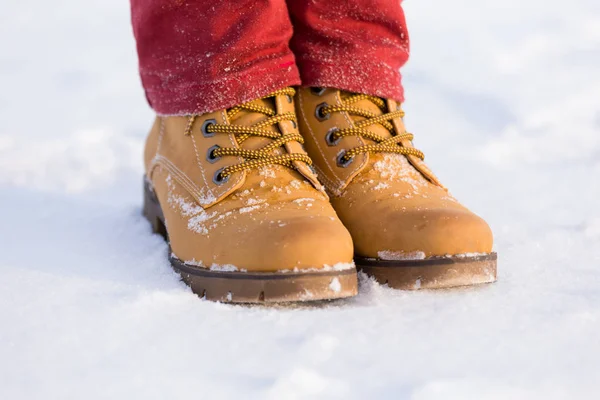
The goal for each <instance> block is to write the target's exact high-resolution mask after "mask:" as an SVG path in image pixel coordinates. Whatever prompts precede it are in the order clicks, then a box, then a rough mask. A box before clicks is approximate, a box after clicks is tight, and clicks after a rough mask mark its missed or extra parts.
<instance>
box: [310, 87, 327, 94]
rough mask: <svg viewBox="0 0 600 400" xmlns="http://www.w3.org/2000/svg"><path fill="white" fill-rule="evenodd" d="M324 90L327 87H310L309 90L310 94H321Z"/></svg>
mask: <svg viewBox="0 0 600 400" xmlns="http://www.w3.org/2000/svg"><path fill="white" fill-rule="evenodd" d="M325 90H327V89H326V88H322V87H311V88H310V92H311V93H312V94H314V95H315V96H323V93H325Z"/></svg>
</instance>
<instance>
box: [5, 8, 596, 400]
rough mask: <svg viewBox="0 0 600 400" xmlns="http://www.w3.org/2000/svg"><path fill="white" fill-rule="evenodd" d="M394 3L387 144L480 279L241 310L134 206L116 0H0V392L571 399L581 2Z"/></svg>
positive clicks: (578, 376)
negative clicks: (460, 226) (418, 180)
mask: <svg viewBox="0 0 600 400" xmlns="http://www.w3.org/2000/svg"><path fill="white" fill-rule="evenodd" d="M405 6H406V11H407V17H408V20H409V21H408V22H409V27H410V31H411V34H412V60H411V62H410V64H409V65H408V66H407V68H406V69H405V70H404V75H405V83H406V93H407V98H408V102H407V104H406V105H405V111H406V113H407V117H406V122H407V125H408V128H409V131H411V132H413V133H414V134H415V138H416V139H415V140H416V142H415V146H416V147H417V148H419V149H422V150H423V151H424V152H425V155H426V161H427V163H428V164H429V165H430V166H431V167H432V168H433V170H434V171H435V172H436V173H437V174H438V175H439V177H440V179H441V180H442V182H444V184H446V185H447V186H448V187H449V188H450V189H451V191H452V193H453V194H454V195H455V196H456V197H457V198H458V199H459V200H461V201H463V202H465V204H466V205H467V206H469V207H471V208H472V209H473V210H475V211H476V212H478V213H479V214H481V215H483V216H485V217H486V219H487V220H488V221H489V222H490V223H491V225H492V228H493V230H494V233H495V236H496V250H497V251H498V254H499V281H498V282H497V283H496V284H494V285H487V286H483V287H476V288H466V289H458V290H443V291H434V292H431V291H421V292H402V291H394V290H392V289H389V288H386V287H383V286H380V285H377V284H375V283H374V282H372V281H370V280H368V279H365V278H364V277H362V278H361V286H360V294H359V295H358V296H357V297H356V298H353V299H348V300H342V301H335V302H332V303H327V302H325V303H322V302H320V303H317V304H314V305H307V304H300V305H292V306H285V307H283V306H278V307H262V306H256V307H244V306H232V305H225V304H218V303H212V302H208V301H205V300H202V299H199V298H198V297H196V296H194V295H193V294H191V293H190V291H189V290H188V289H187V288H186V286H185V285H184V284H183V283H181V282H180V281H179V280H178V277H177V276H176V275H175V274H174V273H173V272H172V271H171V269H170V268H169V263H168V261H167V254H168V249H167V245H166V244H165V243H164V242H163V240H162V238H160V237H159V236H158V235H152V234H151V230H150V226H149V224H148V223H147V222H146V221H145V220H144V219H143V218H142V217H141V215H140V213H141V206H140V205H141V199H142V192H141V188H142V178H141V176H142V165H141V158H142V154H141V148H142V144H143V140H144V136H145V134H146V131H147V130H148V129H149V128H150V125H151V123H152V117H153V115H152V113H151V112H150V110H149V109H148V108H147V106H146V104H145V103H144V96H143V93H142V90H141V88H140V83H139V79H138V77H137V71H136V66H137V65H136V64H137V62H136V59H135V54H134V43H133V39H132V37H131V36H132V35H131V28H130V26H129V14H128V8H129V5H128V4H127V2H126V1H121V0H90V1H86V2H80V1H79V2H78V1H75V0H56V1H53V2H43V1H40V0H37V1H33V2H19V1H15V0H8V2H5V3H3V12H2V13H0V37H1V38H2V39H0V88H1V89H2V90H0V121H1V124H0V206H2V210H3V211H4V212H3V214H2V224H0V250H2V251H1V255H0V276H1V277H2V279H0V398H3V399H19V400H20V399H37V398H44V399H66V398H86V399H105V398H118V399H121V398H143V399H164V398H173V399H181V398H193V397H198V396H203V397H211V398H215V399H227V398H240V397H241V398H246V399H257V398H267V399H306V398H310V399H364V398H377V399H379V398H387V399H416V400H423V399H445V400H446V399H528V400H529V399H572V398H595V397H596V395H597V393H598V392H599V391H600V362H599V359H600V339H599V336H598V332H600V208H599V207H598V200H597V199H598V197H600V135H599V134H598V133H599V132H600V105H599V104H600V103H599V101H598V98H599V94H600V79H598V70H599V69H600V3H598V2H597V0H572V1H570V2H559V1H558V0H544V1H542V0H527V1H519V0H505V1H502V2H491V1H477V0H455V1H453V2H443V1H439V0H408V1H406V2H405ZM49 16H51V18H49ZM307 296H310V293H307Z"/></svg>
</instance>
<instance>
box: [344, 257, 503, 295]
mask: <svg viewBox="0 0 600 400" xmlns="http://www.w3.org/2000/svg"><path fill="white" fill-rule="evenodd" d="M497 260H498V256H497V254H496V253H490V254H485V255H479V256H473V257H432V258H428V259H425V260H393V261H391V260H380V259H375V258H366V257H359V256H355V257H354V261H355V263H356V267H357V268H358V269H359V270H361V271H363V272H365V273H366V274H367V275H369V276H372V277H373V278H375V280H376V281H377V282H379V283H381V284H387V285H388V286H389V287H391V288H394V289H402V290H418V289H443V288H451V287H458V286H471V285H479V284H483V283H492V282H495V281H496V273H497Z"/></svg>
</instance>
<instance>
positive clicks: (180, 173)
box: [145, 96, 353, 272]
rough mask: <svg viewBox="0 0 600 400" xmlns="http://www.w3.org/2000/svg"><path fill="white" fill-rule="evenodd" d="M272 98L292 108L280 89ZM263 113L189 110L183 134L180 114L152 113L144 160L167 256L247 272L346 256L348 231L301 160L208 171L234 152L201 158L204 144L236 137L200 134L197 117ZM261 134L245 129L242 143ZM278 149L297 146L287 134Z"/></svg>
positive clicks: (317, 264)
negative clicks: (194, 113)
mask: <svg viewBox="0 0 600 400" xmlns="http://www.w3.org/2000/svg"><path fill="white" fill-rule="evenodd" d="M261 101H262V100H257V102H261ZM274 106H275V107H277V110H278V112H284V111H285V110H291V111H294V105H293V102H292V101H290V100H289V99H286V98H285V96H278V98H277V99H276V101H275V105H274ZM263 117H264V116H261V115H260V114H257V113H240V115H239V116H236V118H235V120H234V121H228V120H227V114H226V113H225V112H224V111H219V112H214V113H208V114H204V115H201V116H199V117H197V118H196V120H195V121H194V125H193V127H192V133H191V135H188V136H186V135H185V134H184V132H185V131H186V127H187V124H188V118H186V117H158V118H157V119H156V121H155V123H154V126H153V128H152V130H151V132H150V135H149V137H148V140H147V143H146V149H145V165H146V171H147V178H148V179H149V180H150V182H151V183H152V186H153V188H154V190H155V193H156V195H157V197H158V200H159V203H160V205H161V208H162V210H163V214H164V216H165V220H166V227H167V232H168V235H169V240H170V245H171V249H172V252H173V254H174V256H175V257H177V258H178V259H180V260H182V261H184V262H187V263H188V264H192V265H198V266H203V267H207V268H210V267H211V266H212V267H213V269H230V270H239V271H254V272H274V271H281V270H294V269H298V270H309V269H310V270H312V269H315V270H322V269H324V268H327V266H334V265H335V264H338V263H351V262H352V256H353V245H352V239H351V237H350V234H349V233H348V231H347V230H346V229H345V228H344V226H343V225H342V223H341V222H340V220H339V219H338V218H337V215H336V213H335V211H334V210H333V208H332V206H331V204H330V203H329V201H328V197H327V195H326V194H325V192H324V191H323V189H322V186H321V184H320V183H319V182H318V180H317V179H316V176H315V175H314V173H313V172H312V170H311V169H310V168H309V167H308V166H307V165H306V164H303V163H299V164H301V165H295V167H296V168H295V169H292V168H288V167H284V166H281V165H269V166H264V167H260V168H258V169H251V170H248V171H245V172H236V173H234V174H233V175H231V176H230V178H229V179H228V180H227V181H226V182H224V183H220V182H218V181H215V179H213V178H214V176H215V174H217V173H218V171H219V170H220V169H222V168H223V167H226V166H229V165H232V164H235V163H240V162H241V161H242V160H241V159H240V158H239V157H232V156H224V157H222V158H219V159H218V160H216V161H215V160H212V161H213V162H211V161H209V160H208V158H207V154H208V152H209V150H210V148H211V147H212V146H215V145H219V146H222V147H232V146H238V147H239V145H238V143H237V140H236V137H235V136H234V135H233V134H222V133H217V134H214V135H209V136H208V137H207V136H205V135H203V134H202V131H201V129H200V128H201V127H202V125H203V123H204V122H205V121H207V120H211V119H213V120H216V121H217V122H218V123H220V124H244V125H252V124H254V123H256V122H258V121H260V119H261V118H263ZM273 129H279V130H280V131H281V132H282V133H286V132H287V131H289V130H294V129H297V127H296V126H295V124H294V123H292V122H290V121H284V122H280V123H279V124H278V126H275V127H273ZM268 140H269V139H268V138H259V137H256V138H254V137H252V138H250V139H248V140H246V141H245V142H244V143H243V146H244V148H253V149H256V148H259V147H261V146H262V145H264V143H265V141H268ZM286 151H292V152H301V151H302V152H303V151H304V150H303V148H302V146H301V144H300V143H298V142H291V143H288V144H287V145H285V148H283V147H282V148H280V149H276V150H275V153H281V152H286ZM295 164H296V163H295Z"/></svg>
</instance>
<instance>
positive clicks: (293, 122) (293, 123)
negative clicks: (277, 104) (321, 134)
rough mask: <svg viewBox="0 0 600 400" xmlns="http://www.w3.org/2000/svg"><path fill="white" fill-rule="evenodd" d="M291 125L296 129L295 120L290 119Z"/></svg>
mask: <svg viewBox="0 0 600 400" xmlns="http://www.w3.org/2000/svg"><path fill="white" fill-rule="evenodd" d="M292 127H293V128H294V129H296V128H297V127H298V124H296V121H294V120H292Z"/></svg>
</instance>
